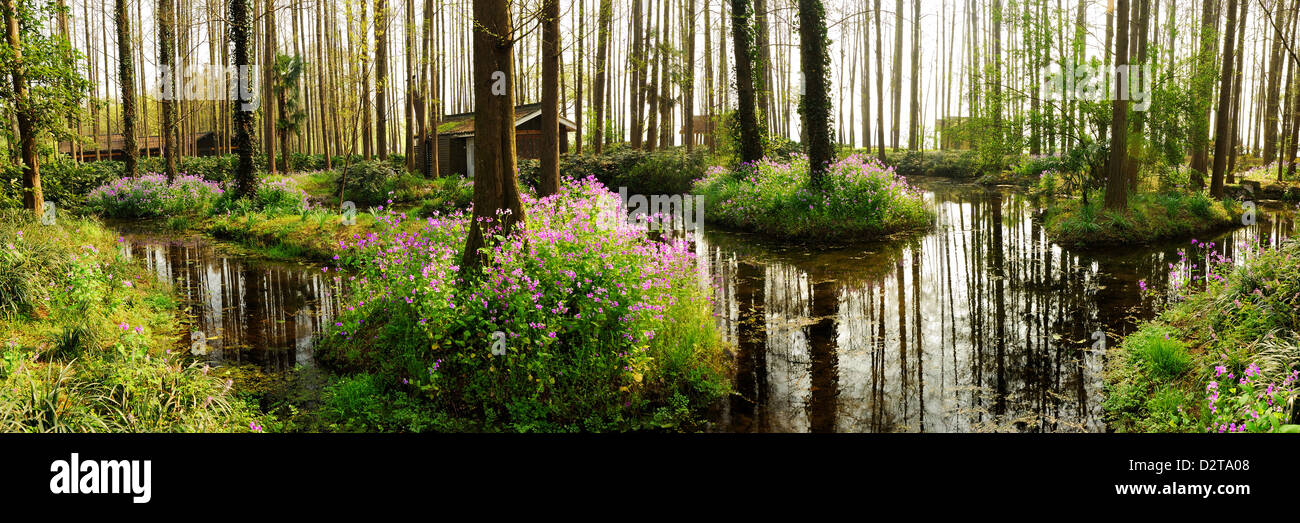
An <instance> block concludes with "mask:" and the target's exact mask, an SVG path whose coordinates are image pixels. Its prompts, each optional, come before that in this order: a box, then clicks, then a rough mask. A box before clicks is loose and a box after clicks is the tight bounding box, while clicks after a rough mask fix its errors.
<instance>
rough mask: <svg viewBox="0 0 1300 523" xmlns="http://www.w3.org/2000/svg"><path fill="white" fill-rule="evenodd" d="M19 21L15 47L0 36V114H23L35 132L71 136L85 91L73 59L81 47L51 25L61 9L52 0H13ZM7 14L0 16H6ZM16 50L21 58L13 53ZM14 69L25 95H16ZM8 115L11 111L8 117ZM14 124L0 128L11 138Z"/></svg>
mask: <svg viewBox="0 0 1300 523" xmlns="http://www.w3.org/2000/svg"><path fill="white" fill-rule="evenodd" d="M15 8H16V11H17V12H16V13H7V15H8V16H15V17H16V18H17V19H18V20H17V25H18V45H19V47H18V48H14V47H12V46H11V45H10V44H9V40H8V39H7V38H0V77H3V78H4V81H3V82H0V113H5V114H8V115H14V114H16V113H17V112H22V113H25V114H26V115H27V116H28V118H30V121H31V123H32V128H33V129H32V130H33V132H34V134H35V135H37V136H44V135H45V134H46V133H53V135H54V136H55V138H56V139H58V140H68V139H71V138H72V137H74V136H75V134H76V125H77V122H78V121H79V120H80V117H81V103H82V101H83V100H84V99H85V97H86V93H87V92H88V91H89V85H90V84H89V82H88V81H87V80H86V78H85V77H83V76H82V75H81V69H80V68H79V67H78V65H77V63H78V62H79V61H81V60H82V58H83V56H82V54H81V52H79V51H77V50H76V49H74V48H73V47H72V45H71V43H70V42H68V40H67V39H66V38H64V37H62V36H60V35H59V34H58V31H55V30H53V27H54V26H55V23H56V19H57V17H58V15H59V11H60V10H61V9H66V8H61V7H60V6H59V4H57V3H55V2H41V1H32V0H18V1H16V2H15ZM8 16H5V17H2V18H3V19H6V20H7V19H8ZM19 54H21V56H22V58H21V59H19V58H18V56H19ZM15 72H19V73H21V74H22V75H24V77H25V80H26V82H25V85H24V87H25V88H26V89H27V93H26V96H24V97H22V98H19V97H18V93H17V92H16V91H15V89H14V82H13V81H12V78H13V74H14V73H15ZM10 118H11V120H9V121H13V120H12V118H13V116H10ZM12 131H13V126H10V125H6V126H4V127H3V129H0V133H3V135H4V136H6V137H8V138H9V143H10V144H13V143H15V142H16V141H17V140H16V138H17V137H16V136H13V135H12Z"/></svg>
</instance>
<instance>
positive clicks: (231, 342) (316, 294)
mask: <svg viewBox="0 0 1300 523" xmlns="http://www.w3.org/2000/svg"><path fill="white" fill-rule="evenodd" d="M118 230H119V232H120V233H121V234H123V236H124V238H125V239H126V242H125V243H126V246H127V249H128V250H129V253H130V256H131V257H132V258H138V259H140V262H141V263H143V264H144V265H145V266H146V267H147V268H148V269H149V271H150V272H153V273H154V274H156V275H157V276H158V278H159V279H160V280H162V281H167V282H170V283H171V284H172V285H173V286H174V287H175V289H176V294H177V295H179V296H180V297H181V298H182V299H183V300H184V302H183V303H184V304H185V305H186V306H188V307H189V315H190V316H191V317H192V321H193V324H192V325H191V326H190V328H191V329H192V330H194V331H197V332H201V333H203V337H204V338H205V339H206V349H207V354H206V355H205V357H207V358H209V359H210V360H211V361H213V362H214V363H217V364H224V365H253V366H255V367H257V368H258V369H259V370H261V371H262V372H266V373H271V374H276V373H284V372H287V371H290V370H293V369H294V368H295V367H298V368H311V367H314V366H315V361H314V359H313V356H312V345H313V340H314V338H315V337H316V336H317V335H318V334H319V333H320V332H322V330H323V327H324V326H325V325H328V322H330V321H332V318H333V317H334V316H335V315H336V314H337V313H338V308H339V302H338V300H337V297H336V292H335V290H334V288H333V286H332V285H331V283H332V281H331V280H330V279H328V278H327V277H326V276H325V275H324V273H322V272H321V270H320V265H319V264H314V265H313V264H301V263H286V262H274V261H269V260H265V259H262V258H259V257H256V256H249V255H247V253H241V252H240V251H239V250H238V249H237V248H236V247H234V246H230V245H226V244H223V243H219V242H213V241H212V240H210V239H207V238H205V237H203V236H185V237H177V236H175V235H167V234H155V233H151V232H148V231H145V230H140V229H138V228H137V229H129V228H127V227H126V226H119V227H118Z"/></svg>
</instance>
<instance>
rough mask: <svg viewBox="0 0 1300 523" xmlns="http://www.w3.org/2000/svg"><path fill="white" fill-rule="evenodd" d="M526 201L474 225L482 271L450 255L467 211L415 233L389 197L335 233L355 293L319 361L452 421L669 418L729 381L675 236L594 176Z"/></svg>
mask: <svg viewBox="0 0 1300 523" xmlns="http://www.w3.org/2000/svg"><path fill="white" fill-rule="evenodd" d="M524 204H525V209H526V215H527V218H528V220H527V223H526V225H525V226H523V227H518V228H516V229H515V230H514V231H512V232H510V233H509V234H504V233H503V232H502V231H501V230H500V229H499V227H497V226H495V225H493V222H491V221H487V222H484V223H483V226H484V227H485V231H486V232H485V237H487V238H493V239H495V240H496V241H495V245H494V246H492V247H489V248H487V249H486V252H485V255H486V259H487V261H486V262H485V266H483V267H482V268H481V269H480V271H479V272H478V275H477V276H473V275H469V274H466V272H465V271H462V268H461V267H460V266H459V264H460V261H461V253H460V251H461V249H462V248H463V245H464V242H465V237H466V231H467V229H468V224H469V221H468V220H469V218H468V217H467V216H466V215H465V214H462V213H455V214H451V215H447V216H444V215H441V214H435V215H434V216H432V217H429V218H426V219H424V220H423V224H421V226H420V227H419V228H418V229H417V230H416V232H414V233H412V232H408V231H410V230H411V229H410V227H408V226H406V225H404V222H405V221H406V220H407V216H406V214H405V213H398V212H394V211H393V210H392V209H391V208H389V209H386V210H383V214H381V215H379V216H378V220H379V222H380V223H381V230H380V232H375V233H370V234H368V235H365V236H361V235H354V237H353V240H352V241H345V242H341V243H340V245H339V247H340V249H341V250H342V254H341V255H340V256H339V261H340V262H341V263H340V265H341V266H340V267H326V268H324V270H326V271H330V270H333V271H334V272H335V273H336V274H337V276H336V278H335V279H336V281H338V282H339V283H341V284H346V285H347V286H348V287H349V288H350V289H351V291H352V292H351V293H350V296H351V297H352V300H353V301H352V302H351V303H349V304H347V305H345V306H344V308H343V309H344V312H343V314H341V316H340V317H339V318H337V321H336V323H335V324H334V327H333V329H332V330H331V332H330V336H329V337H328V338H327V339H326V340H325V341H324V343H323V346H322V347H321V350H320V355H321V356H322V358H323V359H325V360H326V361H333V362H336V363H341V364H343V365H345V366H352V367H354V368H361V369H365V370H367V371H370V372H376V373H377V375H378V383H379V384H381V386H382V387H384V388H386V389H387V391H388V392H390V393H393V394H396V395H398V396H401V397H405V398H408V399H409V398H410V397H418V398H420V399H421V401H427V402H430V403H432V404H433V405H435V406H436V407H437V408H436V409H435V410H436V411H437V412H439V413H440V415H445V416H451V417H454V418H456V419H457V420H458V422H457V423H460V424H459V425H456V426H457V427H459V428H466V425H465V424H466V423H467V424H469V425H468V426H469V427H471V428H475V429H484V428H488V429H495V428H503V429H507V430H517V431H534V430H542V431H554V430H611V429H615V430H620V429H629V428H641V427H645V426H680V425H682V424H683V423H686V422H688V420H687V419H683V416H681V413H682V410H683V409H682V408H681V407H682V406H683V405H686V404H689V406H691V407H699V406H702V405H704V404H706V403H710V402H712V401H714V400H716V399H717V398H719V397H721V395H722V394H724V393H725V390H726V385H725V379H724V374H723V369H722V363H721V359H720V357H721V342H720V338H719V335H718V333H717V331H716V329H715V326H714V322H713V319H712V316H711V311H712V307H711V305H710V304H709V302H708V300H709V298H708V296H709V295H708V293H706V292H704V291H703V290H702V289H701V288H700V285H699V276H698V273H697V272H696V270H697V269H696V265H695V260H694V258H693V255H692V253H691V251H690V250H689V249H688V248H687V245H686V244H685V243H684V242H681V241H678V242H673V243H663V242H659V241H652V240H649V239H648V238H647V236H646V233H645V232H644V230H642V229H639V228H634V227H630V226H626V225H621V224H620V221H617V220H613V219H612V218H613V213H614V212H615V209H616V206H617V197H616V196H615V195H614V194H613V193H611V192H609V191H608V190H607V189H606V188H605V187H604V186H603V185H601V184H600V183H599V182H596V181H595V179H594V178H587V179H586V180H583V181H574V180H571V179H570V180H567V181H566V183H565V184H564V186H563V187H562V190H561V192H560V193H559V194H557V195H554V196H550V197H547V198H543V199H540V200H538V199H534V198H532V197H530V196H527V195H525V196H524ZM608 224H614V225H612V226H610V225H608ZM342 267H348V268H349V269H347V270H344V269H343V268H342ZM496 333H500V334H496ZM494 342H498V348H503V349H504V354H497V355H494V354H493V351H492V346H493V344H494ZM402 401H406V400H402ZM397 402H398V401H397V400H394V403H397ZM426 410H427V409H426ZM685 410H688V411H689V410H691V409H685ZM406 428H408V429H417V430H418V429H419V428H421V427H420V426H419V425H417V424H407V425H406ZM441 428H448V426H447V425H443V426H442V427H441Z"/></svg>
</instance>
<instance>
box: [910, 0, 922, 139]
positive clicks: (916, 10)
mask: <svg viewBox="0 0 1300 523" xmlns="http://www.w3.org/2000/svg"><path fill="white" fill-rule="evenodd" d="M920 59H921V0H912V78H911V79H910V80H908V82H909V83H911V84H912V97H911V100H912V111H911V112H910V113H909V114H908V118H907V122H908V127H907V149H908V150H910V151H915V150H918V149H919V148H920V147H921V144H920V141H921V129H920V127H919V125H918V124H920V122H921V118H920V115H921V111H922V107H921V90H920V87H921V63H920Z"/></svg>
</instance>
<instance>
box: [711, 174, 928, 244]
mask: <svg viewBox="0 0 1300 523" xmlns="http://www.w3.org/2000/svg"><path fill="white" fill-rule="evenodd" d="M825 180H826V184H827V185H826V186H825V187H822V188H815V189H814V188H809V187H808V183H809V182H808V160H807V158H805V157H799V158H798V159H797V160H795V161H794V162H789V163H786V162H777V161H773V160H766V159H764V160H762V161H759V162H757V163H756V164H752V165H741V166H740V167H738V168H737V170H736V171H729V170H727V169H725V168H722V167H713V168H711V169H710V170H709V175H708V176H707V177H706V178H705V179H703V180H701V181H699V182H698V183H697V184H696V186H695V192H696V193H697V194H701V195H704V202H705V206H706V211H705V219H706V220H708V221H709V222H710V223H719V224H722V225H726V226H728V227H735V228H739V229H745V230H753V231H757V232H761V233H765V234H771V235H774V236H779V237H784V238H799V239H808V238H814V239H816V238H835V239H872V238H878V237H880V236H883V235H888V234H891V233H894V232H899V231H902V230H915V229H924V228H928V227H930V226H931V225H932V224H933V219H934V213H933V211H931V210H930V209H929V208H928V206H927V205H926V203H925V200H924V198H923V197H922V195H921V191H920V190H919V189H917V188H915V187H912V186H911V185H909V184H908V183H907V180H905V179H904V178H902V177H900V176H898V175H897V174H896V173H895V172H894V170H893V169H888V168H885V167H882V166H881V164H880V162H879V161H877V160H876V159H875V158H872V157H863V156H860V155H852V156H849V157H848V158H844V159H842V160H839V161H837V162H835V163H834V164H831V165H830V167H829V169H828V170H827V171H826V177H825Z"/></svg>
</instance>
